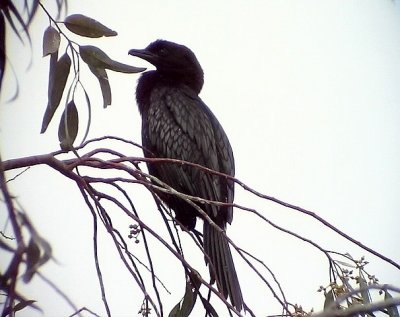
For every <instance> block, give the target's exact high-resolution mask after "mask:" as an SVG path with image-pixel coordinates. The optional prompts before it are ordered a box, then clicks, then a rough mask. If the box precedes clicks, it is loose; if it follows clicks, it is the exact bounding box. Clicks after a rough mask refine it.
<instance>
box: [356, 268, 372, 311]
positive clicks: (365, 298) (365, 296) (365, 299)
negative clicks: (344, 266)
mask: <svg viewBox="0 0 400 317" xmlns="http://www.w3.org/2000/svg"><path fill="white" fill-rule="evenodd" d="M358 281H359V283H360V288H363V289H364V290H362V291H361V297H362V300H363V304H364V305H365V304H369V303H371V296H370V294H369V291H368V290H367V289H365V288H366V287H368V284H367V281H366V280H365V278H364V276H363V274H362V272H361V271H360V276H359V277H358Z"/></svg>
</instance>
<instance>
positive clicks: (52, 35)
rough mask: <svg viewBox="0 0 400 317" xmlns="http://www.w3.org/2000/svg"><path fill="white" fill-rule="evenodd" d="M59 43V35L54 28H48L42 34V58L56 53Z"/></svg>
mask: <svg viewBox="0 0 400 317" xmlns="http://www.w3.org/2000/svg"><path fill="white" fill-rule="evenodd" d="M60 42H61V37H60V33H59V32H58V31H57V30H56V29H55V28H54V27H52V26H49V27H48V28H47V29H46V31H44V34H43V57H44V56H47V55H49V54H53V53H55V52H57V51H58V48H59V47H60Z"/></svg>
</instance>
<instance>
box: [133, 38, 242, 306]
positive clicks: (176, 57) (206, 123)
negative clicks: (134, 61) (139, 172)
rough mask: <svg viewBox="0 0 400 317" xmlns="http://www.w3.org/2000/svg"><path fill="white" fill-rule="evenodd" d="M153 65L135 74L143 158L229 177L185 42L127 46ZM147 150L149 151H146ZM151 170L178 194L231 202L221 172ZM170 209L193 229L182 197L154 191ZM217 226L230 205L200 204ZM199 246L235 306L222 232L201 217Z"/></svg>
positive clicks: (230, 188)
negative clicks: (179, 161) (201, 226)
mask: <svg viewBox="0 0 400 317" xmlns="http://www.w3.org/2000/svg"><path fill="white" fill-rule="evenodd" d="M129 54H130V55H133V56H137V57H140V58H142V59H144V60H146V61H148V62H150V63H151V64H153V65H154V66H155V67H156V70H152V71H148V72H146V73H144V74H142V76H141V77H140V79H139V81H138V85H137V90H136V99H137V103H138V106H139V111H140V114H141V116H142V143H143V147H144V148H145V149H147V150H148V151H149V152H148V151H146V150H144V155H145V156H146V157H160V158H173V159H179V160H184V161H188V162H192V163H196V164H199V165H202V166H205V167H208V168H210V169H212V170H215V171H219V172H222V173H225V174H228V175H231V176H234V174H235V163H234V158H233V153H232V148H231V145H230V143H229V140H228V138H227V136H226V134H225V132H224V130H223V128H222V126H221V125H220V123H219V122H218V120H217V118H216V117H215V116H214V114H213V113H212V112H211V110H210V109H209V108H208V107H207V105H206V104H205V103H204V102H203V101H202V100H201V99H200V97H199V96H198V94H199V93H200V91H201V88H202V87H203V83H204V79H203V70H202V68H201V66H200V64H199V62H198V61H197V58H196V56H195V55H194V54H193V52H192V51H191V50H190V49H189V48H187V47H186V46H183V45H179V44H176V43H172V42H168V41H165V40H157V41H155V42H153V43H151V44H150V45H149V46H147V47H146V48H145V49H140V50H137V49H132V50H130V51H129ZM150 153H152V154H150ZM148 169H149V172H150V174H151V175H153V176H155V177H157V178H159V179H160V180H161V181H163V182H165V183H166V184H168V185H169V186H171V187H173V188H174V189H176V190H177V191H180V192H182V193H185V194H188V195H192V196H198V197H201V198H204V199H208V200H214V201H220V202H226V203H232V202H233V196H234V183H233V182H232V181H231V180H227V179H226V178H225V177H220V176H216V175H213V174H210V173H207V172H204V171H202V170H200V169H198V168H196V167H192V166H188V165H182V164H173V163H152V164H148ZM159 196H160V197H161V199H162V200H163V201H164V202H165V203H166V204H167V205H168V206H169V207H170V208H171V209H172V210H174V211H175V218H176V219H177V220H178V221H179V222H180V223H181V224H183V225H184V226H185V227H186V228H187V229H189V230H193V229H194V227H195V224H196V217H200V218H201V214H200V213H199V212H198V211H197V210H196V208H194V207H193V206H191V205H190V204H188V203H187V202H185V201H183V200H182V199H180V198H178V197H176V196H174V195H168V194H162V193H160V194H159ZM199 206H200V207H201V208H203V210H204V211H205V212H206V214H207V215H208V216H209V217H210V218H211V219H212V220H213V221H214V222H215V223H216V224H217V225H218V226H219V227H220V228H221V229H223V230H226V224H227V223H228V222H229V223H231V222H232V215H233V210H232V207H230V206H229V207H226V206H215V205H211V204H204V205H200V204H199ZM203 244H204V251H205V253H206V254H207V255H208V257H209V258H210V261H208V260H207V258H206V262H211V263H209V264H210V265H209V267H210V274H211V276H212V280H214V279H216V280H217V286H218V289H219V290H220V292H221V293H222V294H223V295H224V297H225V298H227V296H229V298H230V300H231V303H232V305H233V306H234V307H235V308H236V309H237V310H239V311H240V310H241V309H242V307H243V298H242V292H241V290H240V285H239V281H238V278H237V275H236V270H235V266H234V263H233V259H232V254H231V251H230V249H229V244H228V241H227V239H226V237H225V236H224V235H223V234H222V233H221V232H219V231H218V230H217V229H216V228H215V227H213V226H212V225H211V224H210V223H209V222H208V221H207V220H204V226H203Z"/></svg>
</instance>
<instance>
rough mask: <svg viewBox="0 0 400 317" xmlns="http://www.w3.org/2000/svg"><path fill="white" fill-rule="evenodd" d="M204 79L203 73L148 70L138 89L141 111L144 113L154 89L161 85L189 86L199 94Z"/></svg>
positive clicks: (142, 77)
mask: <svg viewBox="0 0 400 317" xmlns="http://www.w3.org/2000/svg"><path fill="white" fill-rule="evenodd" d="M203 83H204V79H203V73H201V74H197V75H194V74H190V73H189V74H183V73H179V72H176V73H162V72H159V71H157V70H152V71H148V72H145V73H143V74H142V76H141V77H140V78H139V81H138V85H137V89H136V100H137V103H138V106H139V111H140V113H141V114H143V112H144V111H146V109H148V107H149V104H150V95H151V92H152V91H153V89H154V88H155V87H157V86H159V87H168V86H169V87H179V86H187V87H189V88H190V89H192V90H193V91H194V92H195V93H196V94H199V93H200V91H201V88H202V87H203Z"/></svg>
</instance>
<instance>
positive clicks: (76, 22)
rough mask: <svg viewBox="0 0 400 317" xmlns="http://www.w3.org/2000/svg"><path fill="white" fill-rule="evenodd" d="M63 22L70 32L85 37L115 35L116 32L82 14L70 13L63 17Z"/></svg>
mask: <svg viewBox="0 0 400 317" xmlns="http://www.w3.org/2000/svg"><path fill="white" fill-rule="evenodd" d="M64 24H65V26H66V27H67V29H68V30H70V31H71V32H73V33H75V34H78V35H81V36H86V37H92V38H95V37H102V36H115V35H117V32H115V31H113V30H111V29H109V28H108V27H106V26H105V25H104V24H102V23H100V22H99V21H96V20H95V19H92V18H89V17H87V16H85V15H83V14H72V15H69V16H67V17H66V18H65V20H64Z"/></svg>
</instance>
